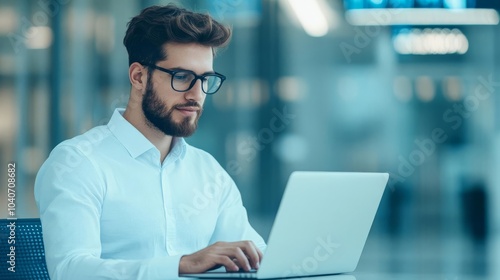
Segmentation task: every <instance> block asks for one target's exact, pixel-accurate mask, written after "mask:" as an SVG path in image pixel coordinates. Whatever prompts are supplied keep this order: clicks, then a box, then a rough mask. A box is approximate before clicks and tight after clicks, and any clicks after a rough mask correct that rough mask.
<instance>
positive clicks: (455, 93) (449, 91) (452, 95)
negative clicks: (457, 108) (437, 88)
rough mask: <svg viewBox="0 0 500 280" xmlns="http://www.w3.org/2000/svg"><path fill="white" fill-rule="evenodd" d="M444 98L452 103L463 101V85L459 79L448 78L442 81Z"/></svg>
mask: <svg viewBox="0 0 500 280" xmlns="http://www.w3.org/2000/svg"><path fill="white" fill-rule="evenodd" d="M442 88H443V92H444V96H445V97H446V98H447V99H448V100H450V101H454V102H456V101H459V100H460V99H462V84H461V81H460V79H459V78H458V77H453V76H450V77H446V78H444V79H443V81H442Z"/></svg>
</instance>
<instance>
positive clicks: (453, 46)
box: [392, 28, 469, 55]
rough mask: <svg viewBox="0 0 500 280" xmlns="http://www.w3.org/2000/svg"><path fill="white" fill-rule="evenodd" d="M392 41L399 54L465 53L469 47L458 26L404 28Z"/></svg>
mask: <svg viewBox="0 0 500 280" xmlns="http://www.w3.org/2000/svg"><path fill="white" fill-rule="evenodd" d="M392 42H393V45H394V49H395V50H396V52H397V53H399V54H414V55H429V54H435V55H436V54H439V55H444V54H465V53H466V52H467V50H468V49H469V41H468V40H467V37H465V35H464V34H463V33H462V32H461V31H460V30H459V29H456V28H454V29H452V30H450V29H448V28H443V29H441V28H432V29H431V28H425V29H423V30H422V29H420V28H412V29H411V30H409V29H403V30H401V31H400V32H399V33H398V34H396V35H395V36H394V38H393V41H392Z"/></svg>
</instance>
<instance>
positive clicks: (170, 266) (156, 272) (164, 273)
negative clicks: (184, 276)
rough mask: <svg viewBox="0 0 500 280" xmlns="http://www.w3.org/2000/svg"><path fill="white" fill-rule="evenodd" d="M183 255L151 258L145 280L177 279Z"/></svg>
mask: <svg viewBox="0 0 500 280" xmlns="http://www.w3.org/2000/svg"><path fill="white" fill-rule="evenodd" d="M182 256H183V255H176V256H168V257H161V258H153V259H151V260H150V261H149V264H148V266H149V269H147V271H148V272H147V274H148V275H147V277H146V279H159V280H160V279H179V263H180V261H181V257H182Z"/></svg>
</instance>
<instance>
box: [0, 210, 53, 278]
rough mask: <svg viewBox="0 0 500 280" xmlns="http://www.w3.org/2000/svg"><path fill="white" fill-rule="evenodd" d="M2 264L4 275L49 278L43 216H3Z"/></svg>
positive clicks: (0, 228)
mask: <svg viewBox="0 0 500 280" xmlns="http://www.w3.org/2000/svg"><path fill="white" fill-rule="evenodd" d="M14 242H15V243H14ZM12 249H13V250H12ZM0 264H1V265H0V279H9V280H17V279H20V280H21V279H22V280H28V279H39V280H46V279H49V273H48V271H47V265H46V264H45V250H44V247H43V238H42V224H41V223H40V219H17V220H8V219H0ZM14 271H15V272H14Z"/></svg>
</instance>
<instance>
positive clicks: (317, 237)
mask: <svg viewBox="0 0 500 280" xmlns="http://www.w3.org/2000/svg"><path fill="white" fill-rule="evenodd" d="M388 179H389V174H387V173H351V172H348V173H344V172H303V171H300V172H294V173H292V175H290V178H289V180H288V184H287V186H286V189H285V192H284V194H283V198H282V200H281V204H280V207H279V209H278V213H277V215H276V218H275V220H274V224H273V227H272V229H271V233H270V236H269V240H268V243H267V249H266V251H265V252H264V256H263V258H262V260H261V263H260V268H259V270H258V271H253V272H224V271H208V272H205V273H196V274H181V275H180V276H181V277H196V278H257V279H268V278H286V277H300V276H312V275H326V274H338V273H346V272H352V271H354V270H355V269H356V266H357V265H358V261H359V258H360V256H361V252H362V250H363V247H364V245H365V242H366V238H367V237H368V233H369V231H370V228H371V225H372V223H373V219H374V217H375V214H376V212H377V208H378V206H379V203H380V200H381V198H382V194H383V193H384V189H385V186H386V184H387V181H388Z"/></svg>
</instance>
